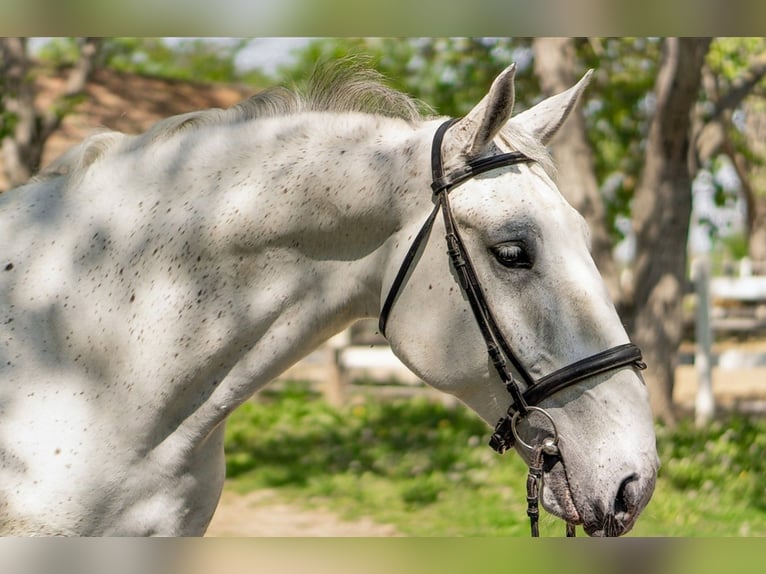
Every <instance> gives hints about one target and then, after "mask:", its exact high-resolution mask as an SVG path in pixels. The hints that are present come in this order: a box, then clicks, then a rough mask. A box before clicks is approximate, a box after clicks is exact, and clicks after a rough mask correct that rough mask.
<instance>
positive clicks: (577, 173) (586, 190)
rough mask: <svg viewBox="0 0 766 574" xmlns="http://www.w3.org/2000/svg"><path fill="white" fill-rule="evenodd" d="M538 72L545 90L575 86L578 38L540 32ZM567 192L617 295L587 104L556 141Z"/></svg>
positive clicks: (554, 148) (560, 180)
mask: <svg viewBox="0 0 766 574" xmlns="http://www.w3.org/2000/svg"><path fill="white" fill-rule="evenodd" d="M533 49H534V56H535V64H534V66H535V74H536V75H537V77H538V78H539V80H540V87H541V88H542V91H543V93H544V94H545V96H552V95H554V94H556V93H559V92H563V91H564V90H566V89H568V88H570V87H571V86H573V85H574V84H575V82H576V81H577V80H578V79H579V76H580V75H581V74H582V72H583V71H584V70H582V69H581V67H582V66H581V64H580V62H579V61H578V58H577V54H576V45H575V40H574V39H572V38H536V39H535V40H534V42H533ZM552 153H553V156H554V157H555V159H556V166H557V169H558V176H559V177H558V185H559V189H560V190H561V192H562V193H563V194H564V196H565V197H566V198H567V200H568V201H569V202H570V203H571V204H572V206H573V207H574V208H575V209H577V211H579V212H580V213H581V214H582V215H583V217H585V220H586V221H587V222H588V225H589V227H590V229H591V245H592V253H593V258H594V260H595V262H596V265H597V266H598V268H599V270H600V272H601V274H602V276H603V277H604V280H605V281H606V283H607V287H608V288H609V292H610V294H611V296H612V298H613V299H616V298H617V297H618V296H619V283H618V276H617V269H616V265H615V262H614V257H613V255H612V248H613V240H612V237H611V234H610V233H609V230H608V224H607V221H606V210H605V202H604V200H603V198H602V197H601V190H600V188H599V184H598V180H597V178H596V170H595V165H594V157H593V150H592V149H591V145H590V141H589V140H588V134H587V130H586V125H585V117H584V115H583V112H582V104H581V105H580V106H578V108H577V109H576V110H575V111H574V112H573V113H572V115H571V116H570V118H569V120H568V121H567V122H566V123H565V124H564V125H563V126H562V127H561V130H560V131H559V133H558V135H557V136H556V138H555V139H554V140H553V142H552Z"/></svg>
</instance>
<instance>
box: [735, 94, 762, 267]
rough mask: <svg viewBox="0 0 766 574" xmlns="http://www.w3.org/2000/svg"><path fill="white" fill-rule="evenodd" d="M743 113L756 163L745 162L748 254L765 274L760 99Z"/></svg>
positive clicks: (747, 103) (746, 132)
mask: <svg viewBox="0 0 766 574" xmlns="http://www.w3.org/2000/svg"><path fill="white" fill-rule="evenodd" d="M745 110H746V114H745V115H746V118H747V120H746V122H745V140H746V142H747V147H748V149H749V150H750V151H751V152H752V154H753V155H754V156H755V157H756V158H758V160H759V161H755V162H753V161H750V162H746V163H747V164H748V167H749V169H748V170H747V175H749V177H747V178H746V181H747V185H743V191H744V193H745V199H746V201H747V239H748V241H747V245H748V255H749V256H750V259H752V260H753V263H754V264H755V268H756V269H757V270H759V271H760V272H761V273H766V167H765V166H764V165H763V163H766V143H764V141H763V134H764V133H766V132H765V131H764V130H766V104H764V102H763V100H757V101H748V102H746V103H745ZM737 159H740V158H737ZM737 163H740V162H739V161H738V162H737ZM738 167H739V166H738Z"/></svg>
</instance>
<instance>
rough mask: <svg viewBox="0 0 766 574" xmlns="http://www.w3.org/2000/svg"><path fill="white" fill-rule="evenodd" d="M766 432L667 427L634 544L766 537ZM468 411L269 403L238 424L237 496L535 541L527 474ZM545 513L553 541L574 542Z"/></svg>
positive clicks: (298, 397) (236, 419)
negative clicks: (496, 448)
mask: <svg viewBox="0 0 766 574" xmlns="http://www.w3.org/2000/svg"><path fill="white" fill-rule="evenodd" d="M764 431H766V421H764V420H760V419H748V418H745V417H734V418H732V419H731V420H729V421H726V422H717V423H715V424H713V425H711V426H710V427H709V428H707V429H705V430H697V429H695V428H694V427H693V425H691V424H689V423H686V422H684V423H683V424H681V425H680V426H679V428H678V429H677V430H675V431H673V432H670V431H668V430H667V429H665V428H662V427H658V429H657V433H658V447H659V451H660V458H661V460H662V463H663V466H662V469H661V471H660V475H659V479H658V483H657V489H656V491H655V495H654V497H653V498H652V501H651V502H650V504H649V506H648V507H647V509H646V510H645V511H644V514H643V515H642V516H641V518H640V519H639V521H638V523H637V525H636V527H635V528H634V530H633V532H631V535H635V536H742V535H749V536H763V535H766V493H764V478H763V477H764V470H766V468H764V465H766V462H765V460H764V456H765V455H766V432H764ZM488 436H489V429H488V428H487V426H486V425H485V424H484V422H483V421H481V420H479V419H478V417H476V416H475V415H473V413H471V412H470V411H469V410H468V409H467V408H464V407H460V406H456V407H454V408H448V407H445V406H443V405H441V404H438V403H435V402H433V401H429V400H427V399H425V398H416V399H408V400H372V399H365V400H363V401H362V402H356V403H355V404H354V405H350V406H348V407H346V408H342V409H334V408H332V407H330V406H329V405H328V404H327V403H326V402H324V401H323V400H322V399H321V397H319V396H318V395H316V394H315V393H313V392H312V391H311V390H310V387H309V386H308V385H305V384H298V383H296V384H291V385H288V386H286V387H285V389H284V390H283V391H280V392H274V391H270V392H266V393H264V394H263V395H260V396H259V398H258V400H257V401H253V402H250V403H247V404H245V405H243V407H242V408H240V409H239V410H238V411H237V412H235V413H234V415H233V416H232V417H231V419H230V421H229V423H228V426H227V432H226V452H227V476H228V478H229V482H228V488H231V489H234V490H236V491H239V492H246V491H249V490H253V489H258V488H277V489H278V490H279V492H280V494H281V495H282V496H283V497H284V498H285V499H287V500H292V501H294V502H296V503H298V504H305V505H312V504H316V505H322V506H325V507H328V508H331V509H333V510H334V511H336V512H338V513H340V514H341V515H343V516H344V517H346V518H358V517H361V516H369V517H371V518H373V519H374V520H376V521H378V522H381V523H387V524H392V525H394V526H395V527H396V529H397V530H398V531H399V532H400V533H402V534H405V535H411V536H528V534H529V524H528V522H527V518H526V514H525V510H526V501H525V496H526V494H525V480H526V470H527V469H526V466H525V465H524V463H523V462H522V461H521V460H520V459H519V457H517V456H513V455H505V456H498V455H497V454H495V453H494V452H493V451H491V449H490V448H489V447H487V446H486V441H487V438H488ZM563 531H564V524H563V523H562V522H561V521H559V520H557V519H554V518H553V517H550V516H547V515H546V514H545V513H543V516H542V517H541V534H542V535H543V536H561V535H563Z"/></svg>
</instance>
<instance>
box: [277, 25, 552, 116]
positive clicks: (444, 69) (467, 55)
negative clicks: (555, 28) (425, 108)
mask: <svg viewBox="0 0 766 574" xmlns="http://www.w3.org/2000/svg"><path fill="white" fill-rule="evenodd" d="M528 48H529V41H528V40H526V41H522V40H514V39H494V38H345V39H322V40H315V41H313V42H311V43H310V44H309V46H308V47H307V48H305V49H304V50H303V51H302V52H301V55H300V57H299V59H298V61H297V62H296V63H295V64H293V65H290V66H288V67H285V68H283V69H282V70H281V74H282V75H284V76H287V77H289V78H302V77H305V76H307V75H308V74H309V72H310V71H311V70H312V69H313V67H314V66H315V65H316V62H317V61H323V60H331V59H338V58H343V57H348V56H353V55H364V56H365V57H367V58H369V59H370V60H371V65H372V66H373V67H375V69H377V70H378V71H380V72H381V73H382V74H383V75H384V76H385V77H386V78H388V79H389V80H390V84H391V85H392V87H394V88H397V89H399V90H402V91H404V92H406V93H408V94H410V95H411V96H413V97H415V98H417V99H419V100H421V101H424V102H426V103H428V104H429V105H430V106H431V107H432V108H433V109H434V111H435V113H437V114H439V115H448V116H453V117H456V116H461V115H464V114H465V113H467V112H468V111H469V110H470V109H471V107H473V106H474V105H475V104H476V103H477V102H478V101H479V100H480V99H481V98H482V97H483V96H484V94H485V93H486V90H487V89H488V88H489V86H490V84H491V83H492V80H494V78H495V77H496V76H497V74H498V73H499V72H500V71H502V70H503V69H504V68H505V67H506V66H508V65H509V64H511V63H512V62H513V61H514V59H516V58H515V57H514V56H515V55H517V56H518V55H521V52H523V51H524V50H528ZM524 61H525V62H528V58H526V59H525V60H524ZM522 72H523V73H522ZM538 95H539V89H538V88H537V87H536V79H535V78H534V76H533V75H532V74H531V73H530V71H529V70H528V69H525V70H523V71H522V70H520V73H519V74H518V76H517V98H518V100H519V103H520V107H521V108H524V107H527V106H528V105H529V102H530V101H531V99H532V98H533V97H537V96H538Z"/></svg>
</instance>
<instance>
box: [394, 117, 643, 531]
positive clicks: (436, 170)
mask: <svg viewBox="0 0 766 574" xmlns="http://www.w3.org/2000/svg"><path fill="white" fill-rule="evenodd" d="M457 121H458V120H457V119H452V120H448V121H446V122H444V123H442V124H441V125H440V126H439V127H438V128H437V130H436V133H435V134H434V139H433V143H432V147H431V172H432V177H433V183H432V184H431V188H432V190H433V195H434V203H435V205H434V208H433V210H432V211H431V213H430V214H429V216H428V218H427V219H426V221H425V222H424V223H423V225H422V227H421V228H420V231H419V232H418V234H417V235H416V236H415V239H414V240H413V242H412V245H410V248H409V250H408V251H407V253H406V254H405V257H404V260H403V261H402V264H401V266H400V268H399V271H398V272H397V274H396V276H395V277H394V281H393V282H392V284H391V288H390V289H389V292H388V295H387V296H386V298H385V300H384V303H383V307H382V309H381V312H380V321H379V328H380V332H381V333H382V334H383V335H385V332H386V325H387V323H388V318H389V315H390V313H391V309H392V308H393V306H394V303H395V302H396V299H397V296H398V294H399V293H400V291H401V289H402V287H403V285H404V282H405V280H406V278H407V276H408V274H409V272H410V270H411V268H412V266H413V264H414V262H415V259H416V257H417V253H418V251H419V250H420V248H421V245H422V244H423V242H424V241H426V240H427V238H428V237H429V235H430V233H431V229H432V227H433V224H434V221H435V219H436V216H437V215H438V213H439V211H441V212H442V215H443V217H444V227H445V230H446V240H447V253H448V254H449V256H450V260H451V262H452V265H453V268H454V270H455V272H456V273H457V276H458V280H459V283H460V287H461V289H462V290H463V293H464V294H465V296H466V298H467V299H468V302H469V303H470V305H471V309H472V311H473V314H474V317H475V318H476V322H477V323H478V326H479V330H480V331H481V335H482V337H483V338H484V342H485V344H486V347H487V353H488V355H489V357H490V360H491V361H492V364H493V366H494V368H495V370H496V371H497V374H498V375H499V377H500V379H501V381H502V382H503V384H504V385H505V388H506V390H507V391H508V393H510V395H511V404H510V406H509V407H508V410H507V412H506V414H505V415H504V416H503V417H502V418H500V420H499V421H498V422H497V424H496V425H495V429H494V432H493V433H492V437H491V438H490V441H489V445H490V446H491V447H492V448H493V449H494V450H495V451H497V452H498V453H500V454H502V453H504V452H505V451H506V450H508V449H510V448H512V447H513V446H514V444H515V443H516V442H517V441H518V442H519V444H520V445H521V446H523V447H526V448H528V449H530V450H532V451H533V456H532V459H533V460H535V459H539V460H538V462H540V463H541V461H542V455H543V454H549V455H558V446H557V444H558V434H557V431H556V425H555V423H554V421H553V419H552V418H551V416H550V415H549V414H548V413H547V412H546V411H544V410H543V409H541V408H539V407H537V406H536V405H539V404H540V403H541V402H542V401H543V400H544V399H546V398H548V397H550V396H551V395H553V394H555V393H557V392H558V391H560V390H562V389H565V388H567V387H570V386H572V385H574V384H576V383H578V382H581V381H583V380H585V379H588V378H590V377H593V376H595V375H598V374H601V373H605V372H609V371H613V370H616V369H621V368H624V367H629V366H631V367H635V368H638V369H645V368H646V365H645V364H644V363H643V362H642V357H641V350H640V349H639V348H638V347H637V346H636V345H634V344H632V343H626V344H623V345H617V346H615V347H612V348H610V349H607V350H605V351H601V352H599V353H596V354H595V355H591V356H590V357H587V358H584V359H581V360H579V361H576V362H574V363H572V364H570V365H567V366H565V367H562V368H561V369H558V370H557V371H554V372H553V373H550V374H548V375H545V376H544V377H542V378H540V379H538V380H536V381H535V380H534V379H533V377H532V376H531V375H530V373H529V372H528V371H527V369H526V368H525V367H524V365H523V363H522V362H521V361H520V360H519V358H518V357H517V356H516V354H515V353H514V352H513V349H511V347H510V345H509V344H508V341H507V340H506V338H505V336H504V335H503V333H502V331H501V329H500V327H499V326H498V324H497V320H496V319H495V316H494V314H493V313H492V310H491V308H490V306H489V302H488V301H487V297H486V296H485V294H484V291H483V289H482V287H481V284H480V282H479V279H478V276H477V275H476V271H475V267H474V265H473V263H472V262H471V258H470V256H469V254H468V251H467V250H466V248H465V244H464V243H463V240H462V238H461V237H460V232H459V229H458V226H457V223H456V221H455V218H454V216H453V214H452V208H451V206H450V201H449V192H450V191H452V190H453V189H454V188H456V187H457V186H459V185H460V184H462V183H464V182H466V181H468V180H469V179H471V178H473V177H475V176H477V175H479V174H481V173H485V172H488V171H491V170H495V169H498V168H501V167H505V166H511V165H517V164H521V163H529V162H532V161H533V160H532V159H531V158H529V157H527V156H526V155H524V154H523V153H521V152H518V151H514V152H510V153H502V154H498V155H494V156H489V157H479V158H476V159H472V160H470V161H468V162H466V163H465V165H463V166H462V167H460V168H458V169H456V170H454V171H451V172H449V173H446V174H445V173H444V166H443V162H442V149H441V148H442V141H443V139H444V135H445V133H446V132H447V130H448V129H449V128H450V127H451V126H452V125H453V124H454V123H455V122H457ZM508 362H510V363H511V365H513V368H514V370H515V371H516V373H517V375H518V377H519V378H520V379H521V381H522V382H523V384H524V388H525V390H523V391H522V388H521V387H520V385H519V382H518V381H517V380H516V378H515V377H514V375H513V373H512V372H511V370H510V369H509V368H508ZM531 412H539V413H540V414H542V415H543V416H544V417H546V418H547V419H548V421H549V422H550V424H551V425H552V427H553V436H552V437H549V438H547V439H545V440H544V441H543V443H542V444H541V445H539V446H536V447H532V446H530V445H527V444H526V443H524V442H523V441H522V440H521V439H520V438H519V436H518V434H517V431H516V426H517V424H518V421H519V420H521V419H523V418H526V417H527V416H529V414H530V413H531ZM539 466H540V465H539V464H533V465H530V481H531V477H532V476H533V471H534V476H535V481H534V482H535V485H534V487H533V486H532V485H531V484H529V482H530V481H528V491H529V492H528V494H529V496H528V500H529V506H530V508H529V509H528V514H529V515H530V518H531V519H532V522H533V523H532V532H533V535H536V532H537V525H536V512H537V510H536V506H537V492H538V490H539V482H540V478H541V476H542V472H541V470H540V468H539ZM536 467H538V468H536ZM532 491H534V497H532ZM531 498H534V506H535V508H534V509H533V508H532V504H533V501H532V500H531ZM533 514H534V516H533ZM570 527H571V525H570ZM571 531H572V533H573V527H571ZM567 532H568V533H569V532H570V528H569V527H568V530H567Z"/></svg>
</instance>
